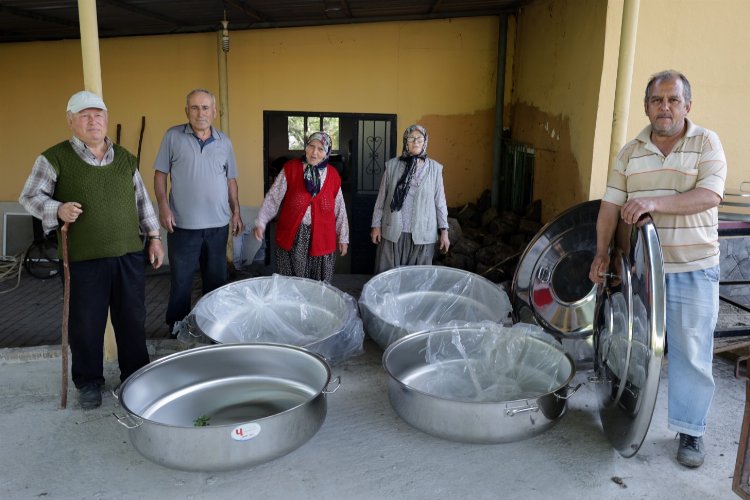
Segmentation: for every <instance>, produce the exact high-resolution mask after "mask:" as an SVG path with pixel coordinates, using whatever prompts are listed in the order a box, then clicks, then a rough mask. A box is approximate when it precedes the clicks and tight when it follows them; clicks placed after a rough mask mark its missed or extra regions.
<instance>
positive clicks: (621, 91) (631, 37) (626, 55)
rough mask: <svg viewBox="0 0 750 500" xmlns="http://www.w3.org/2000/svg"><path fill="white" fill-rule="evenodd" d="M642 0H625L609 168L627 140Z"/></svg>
mask: <svg viewBox="0 0 750 500" xmlns="http://www.w3.org/2000/svg"><path fill="white" fill-rule="evenodd" d="M639 7H640V0H625V3H624V5H623V12H622V31H621V32H620V53H619V57H618V61H617V87H616V88H615V108H614V112H613V113H612V136H611V140H610V146H609V168H610V170H611V169H612V166H613V165H614V163H615V159H616V158H617V153H618V152H619V151H620V149H621V148H622V146H623V145H624V144H625V142H626V141H627V138H626V134H627V128H628V110H629V109H630V90H631V88H632V83H633V61H634V60H635V45H636V33H637V31H638V9H639Z"/></svg>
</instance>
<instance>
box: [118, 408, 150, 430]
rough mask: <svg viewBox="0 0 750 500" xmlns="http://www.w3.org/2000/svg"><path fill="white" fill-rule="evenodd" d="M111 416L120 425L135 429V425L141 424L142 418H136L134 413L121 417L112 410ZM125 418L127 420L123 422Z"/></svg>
mask: <svg viewBox="0 0 750 500" xmlns="http://www.w3.org/2000/svg"><path fill="white" fill-rule="evenodd" d="M112 416H113V417H115V419H117V421H118V422H119V423H120V425H122V426H123V427H125V428H126V429H135V428H137V427H140V426H141V424H143V419H142V418H138V417H136V416H135V415H125V416H123V417H121V416H119V415H117V414H116V413H114V412H113V413H112ZM125 420H127V422H125ZM132 422H135V423H132Z"/></svg>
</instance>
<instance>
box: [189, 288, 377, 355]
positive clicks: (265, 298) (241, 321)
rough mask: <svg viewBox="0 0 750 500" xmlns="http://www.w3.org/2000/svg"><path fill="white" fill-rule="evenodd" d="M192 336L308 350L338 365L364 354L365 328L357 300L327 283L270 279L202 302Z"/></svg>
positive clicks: (192, 316)
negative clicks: (270, 343) (264, 343)
mask: <svg viewBox="0 0 750 500" xmlns="http://www.w3.org/2000/svg"><path fill="white" fill-rule="evenodd" d="M187 328H188V331H189V332H190V333H192V334H194V335H197V336H198V337H200V334H203V335H205V336H206V337H208V338H210V339H211V340H214V341H216V342H218V343H220V344H231V343H247V342H274V343H280V344H288V345H294V346H299V347H304V348H305V349H308V350H310V351H313V352H316V353H318V354H320V355H322V356H324V357H325V358H326V359H327V360H328V361H329V362H330V363H332V364H336V363H339V362H341V361H344V360H346V359H347V358H349V357H351V356H354V355H356V354H361V353H362V342H363V340H364V336H365V334H364V329H363V328H362V320H361V319H360V317H359V314H358V311H357V302H356V301H355V300H354V298H353V297H352V296H351V295H348V294H346V293H344V292H342V291H341V290H339V289H337V288H335V287H333V286H331V285H329V284H327V283H323V282H321V281H316V280H311V279H305V278H297V277H290V276H281V275H278V274H275V275H273V276H264V277H258V278H251V279H247V280H241V281H235V282H232V283H229V284H227V285H224V286H222V287H221V288H217V289H216V290H214V291H212V292H211V293H209V294H206V295H205V296H203V297H201V299H200V300H199V301H198V302H197V303H196V305H195V307H194V308H193V310H192V311H191V312H190V314H189V315H188V317H187Z"/></svg>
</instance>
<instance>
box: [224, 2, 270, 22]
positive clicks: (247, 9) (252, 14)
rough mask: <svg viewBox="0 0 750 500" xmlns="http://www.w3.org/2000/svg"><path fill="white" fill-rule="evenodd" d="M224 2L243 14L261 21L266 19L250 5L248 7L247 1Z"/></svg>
mask: <svg viewBox="0 0 750 500" xmlns="http://www.w3.org/2000/svg"><path fill="white" fill-rule="evenodd" d="M226 3H228V4H230V5H234V6H235V7H237V8H238V9H240V10H242V12H244V13H245V15H246V16H247V17H249V18H252V19H254V20H256V21H261V22H265V21H267V19H266V18H265V17H263V16H262V15H261V14H259V13H258V11H257V10H255V9H253V8H252V7H248V5H247V2H245V1H244V0H226Z"/></svg>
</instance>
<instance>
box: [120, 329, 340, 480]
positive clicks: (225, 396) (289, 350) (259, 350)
mask: <svg viewBox="0 0 750 500" xmlns="http://www.w3.org/2000/svg"><path fill="white" fill-rule="evenodd" d="M331 382H332V381H331V370H330V368H329V366H328V364H327V363H326V361H325V359H323V357H321V356H319V355H317V354H315V353H312V352H309V351H307V350H305V349H302V348H299V347H294V346H288V345H281V344H267V343H266V344H261V343H258V344H227V345H212V346H207V347H200V348H196V349H191V350H188V351H183V352H179V353H176V354H172V355H170V356H166V357H164V358H162V359H159V360H157V361H154V362H152V363H150V364H148V365H146V366H144V367H143V368H141V369H140V370H138V371H136V372H135V373H134V374H133V375H131V376H130V377H128V379H127V380H126V381H125V382H124V383H123V384H122V387H121V389H120V392H119V400H120V404H121V405H122V407H123V408H124V409H125V410H126V411H127V415H125V416H116V417H117V420H118V421H119V422H120V423H121V424H122V425H123V426H125V427H127V428H128V433H129V437H130V441H131V443H132V444H133V446H134V447H135V448H136V449H137V450H138V451H139V452H140V453H141V454H142V455H143V456H145V457H146V458H148V459H149V460H152V461H153V462H156V463H158V464H160V465H164V466H166V467H170V468H174V469H180V470H186V471H202V472H213V471H223V470H231V469H239V468H245V467H250V466H253V465H257V464H260V463H263V462H267V461H269V460H273V459H275V458H278V457H280V456H282V455H285V454H287V453H289V452H291V451H293V450H295V449H297V448H298V447H300V446H302V445H303V444H304V443H305V442H307V441H308V440H309V439H310V438H312V437H313V436H314V435H315V433H316V432H317V431H318V429H320V426H321V425H322V424H323V421H324V420H325V416H326V410H327V404H326V395H327V394H329V393H332V392H335V390H336V389H338V384H339V383H340V380H339V379H338V377H337V378H336V379H335V380H334V381H333V383H334V384H335V387H334V388H333V389H332V390H329V389H328V386H329V384H330V383H331Z"/></svg>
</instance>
